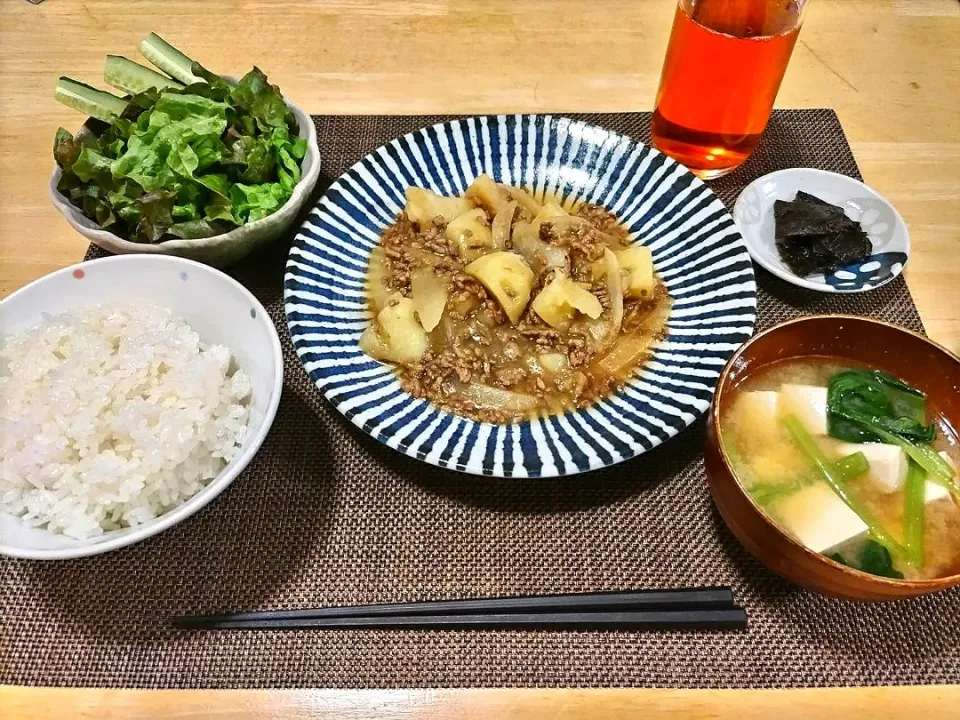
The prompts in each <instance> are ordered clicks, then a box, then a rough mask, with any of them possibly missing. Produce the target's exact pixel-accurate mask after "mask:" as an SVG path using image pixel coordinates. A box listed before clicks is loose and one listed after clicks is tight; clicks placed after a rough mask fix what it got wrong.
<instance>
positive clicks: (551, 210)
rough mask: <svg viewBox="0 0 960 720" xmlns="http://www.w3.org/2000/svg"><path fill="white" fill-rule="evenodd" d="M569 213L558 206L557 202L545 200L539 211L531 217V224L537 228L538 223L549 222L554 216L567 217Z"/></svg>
mask: <svg viewBox="0 0 960 720" xmlns="http://www.w3.org/2000/svg"><path fill="white" fill-rule="evenodd" d="M569 215H570V213H568V212H567V211H566V210H564V209H563V208H562V207H560V205H559V203H556V202H554V201H552V200H551V201H550V202H545V203H544V204H543V206H542V207H541V208H540V212H538V213H537V215H536V217H535V218H533V224H534V225H535V226H536V227H537V228H539V227H540V223H543V222H549V221H551V220H553V219H554V218H561V217H567V216H569Z"/></svg>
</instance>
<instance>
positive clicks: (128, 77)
mask: <svg viewBox="0 0 960 720" xmlns="http://www.w3.org/2000/svg"><path fill="white" fill-rule="evenodd" d="M103 80H104V82H106V83H107V84H108V85H111V86H112V87H115V88H117V89H118V90H123V91H124V92H125V93H130V94H131V95H136V94H137V93H141V92H143V91H144V90H148V89H149V88H157V89H158V90H166V89H168V88H181V87H183V85H181V84H180V83H178V82H177V81H176V80H171V79H170V78H168V77H167V76H166V75H161V74H160V73H158V72H156V71H155V70H151V69H150V68H148V67H144V66H143V65H139V64H138V63H135V62H133V60H128V59H127V58H125V57H123V56H121V55H107V62H106V64H105V65H104V66H103Z"/></svg>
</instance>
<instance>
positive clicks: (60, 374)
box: [0, 304, 251, 539]
mask: <svg viewBox="0 0 960 720" xmlns="http://www.w3.org/2000/svg"><path fill="white" fill-rule="evenodd" d="M250 393H251V383H250V379H249V378H248V376H247V375H246V374H245V373H244V372H243V370H241V369H237V368H236V367H235V363H234V362H233V361H232V358H231V352H230V350H229V349H228V348H227V347H226V346H224V345H206V344H204V343H203V342H202V341H201V339H200V336H199V335H198V334H197V333H196V332H195V331H194V330H192V329H191V328H190V326H189V325H188V324H187V323H186V322H185V321H184V320H183V319H180V318H177V317H175V316H174V315H173V314H172V313H171V312H170V311H169V310H167V309H164V308H160V307H157V306H153V305H148V304H136V305H134V304H104V305H96V306H90V307H87V308H84V309H82V310H78V311H72V312H70V313H67V314H63V315H59V316H57V317H51V318H48V319H47V320H45V321H44V322H43V323H41V324H40V325H39V326H37V327H34V328H32V329H30V330H27V331H26V332H22V333H19V334H16V335H13V336H9V337H6V338H4V339H3V344H2V347H0V511H3V512H6V513H9V514H10V515H13V516H14V517H18V518H19V519H20V521H21V522H22V523H24V524H25V525H28V526H30V527H36V528H42V529H46V530H48V531H50V532H52V533H58V534H63V535H66V536H68V537H71V538H77V539H86V538H92V537H96V536H99V535H102V534H103V533H105V532H109V531H111V530H116V529H120V528H125V527H134V526H137V525H141V524H143V523H147V522H149V521H150V520H153V519H154V518H157V517H159V516H160V515H163V514H164V513H167V512H169V511H170V510H171V509H173V508H175V507H177V506H179V505H181V504H183V503H184V502H186V501H187V500H188V499H189V498H191V497H193V496H194V495H196V494H197V493H198V492H199V491H200V490H202V489H203V488H204V487H206V485H207V484H208V483H210V481H211V480H213V479H214V478H215V477H216V476H217V475H218V474H219V473H220V472H221V471H222V470H223V468H224V467H225V466H226V464H227V463H228V462H230V460H232V459H233V458H234V456H235V455H236V454H237V453H238V452H239V450H240V446H241V444H242V443H243V441H244V438H245V437H246V434H247V432H248V427H249V424H250V412H249V408H248V406H249V396H250Z"/></svg>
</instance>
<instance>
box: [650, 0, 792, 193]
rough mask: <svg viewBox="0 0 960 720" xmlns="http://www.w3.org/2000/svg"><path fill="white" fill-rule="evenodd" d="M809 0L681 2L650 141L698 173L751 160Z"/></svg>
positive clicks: (722, 169) (721, 170) (714, 171)
mask: <svg viewBox="0 0 960 720" xmlns="http://www.w3.org/2000/svg"><path fill="white" fill-rule="evenodd" d="M805 5H806V0H680V2H679V3H678V5H677V10H676V14H675V16H674V20H673V30H672V31H671V33H670V44H669V46H668V47H667V57H666V60H664V63H663V74H662V75H661V77H660V89H659V90H658V91H657V101H656V107H655V109H654V112H653V120H652V127H651V131H652V138H653V144H654V145H655V146H656V147H657V149H658V150H660V151H661V152H664V153H666V154H667V155H669V156H670V157H672V158H674V159H675V160H677V161H678V162H680V163H683V164H684V165H686V166H687V167H688V168H690V169H691V170H692V171H694V172H695V173H696V174H697V175H699V176H700V177H702V178H712V177H719V176H720V175H723V174H725V173H728V172H730V171H731V170H733V169H734V168H735V167H737V166H738V165H740V163H742V162H743V161H744V160H746V159H747V157H749V155H750V153H751V152H753V149H754V148H755V147H756V146H757V143H758V142H759V140H760V135H761V133H762V132H763V129H764V128H765V127H766V125H767V120H768V119H769V117H770V110H771V108H772V107H773V101H774V99H775V98H776V96H777V90H779V88H780V81H781V80H782V79H783V74H784V72H785V71H786V69H787V62H788V61H789V60H790V53H791V52H792V51H793V46H794V44H795V43H796V41H797V34H798V33H799V32H800V23H801V20H802V15H803V9H804V6H805Z"/></svg>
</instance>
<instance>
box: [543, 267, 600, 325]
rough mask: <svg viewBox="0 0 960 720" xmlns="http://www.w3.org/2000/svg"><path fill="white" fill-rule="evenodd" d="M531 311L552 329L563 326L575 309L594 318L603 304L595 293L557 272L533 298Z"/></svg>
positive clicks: (571, 316)
mask: <svg viewBox="0 0 960 720" xmlns="http://www.w3.org/2000/svg"><path fill="white" fill-rule="evenodd" d="M531 307H533V311H534V312H535V313H536V314H537V315H539V316H540V317H541V319H542V320H543V321H544V322H545V323H546V324H547V325H549V326H550V327H552V328H554V329H557V330H559V329H563V328H565V327H566V326H567V325H568V324H569V323H570V321H571V320H573V317H574V315H575V313H576V312H577V311H579V312H582V313H583V314H584V315H587V316H588V317H590V318H592V319H594V320H596V319H597V318H598V317H600V315H601V313H602V312H603V306H602V305H601V304H600V300H598V299H597V297H596V295H594V294H593V293H591V292H589V291H588V290H585V289H584V288H582V287H580V286H579V285H577V284H576V283H575V282H573V281H572V280H570V278H568V277H567V276H566V275H564V274H563V273H557V274H556V276H555V277H554V278H553V280H551V281H550V283H549V284H548V285H547V286H546V287H545V288H544V289H543V290H541V291H540V292H539V293H538V294H537V297H536V298H534V300H533V305H532V306H531Z"/></svg>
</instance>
